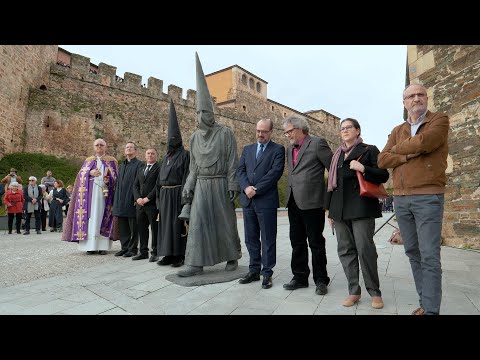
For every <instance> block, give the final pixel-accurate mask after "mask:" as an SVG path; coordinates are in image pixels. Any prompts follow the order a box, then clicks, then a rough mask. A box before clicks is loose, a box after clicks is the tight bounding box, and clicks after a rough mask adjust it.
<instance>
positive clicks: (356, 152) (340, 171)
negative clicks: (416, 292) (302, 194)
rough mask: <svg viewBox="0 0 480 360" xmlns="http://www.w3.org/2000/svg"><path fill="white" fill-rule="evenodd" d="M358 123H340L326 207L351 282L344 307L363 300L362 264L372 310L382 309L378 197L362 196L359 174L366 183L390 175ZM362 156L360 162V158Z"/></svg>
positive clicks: (329, 176) (330, 171) (383, 180)
mask: <svg viewBox="0 0 480 360" xmlns="http://www.w3.org/2000/svg"><path fill="white" fill-rule="evenodd" d="M360 133H361V129H360V124H359V123H358V121H357V120H355V119H351V118H347V119H344V120H342V121H341V122H340V134H341V138H342V141H343V142H342V145H341V146H340V147H339V148H338V149H337V151H336V152H335V154H334V155H333V158H332V163H331V165H330V170H329V172H328V192H327V196H326V204H325V208H326V209H328V210H329V214H328V217H329V218H330V225H331V226H332V227H333V226H334V227H335V232H336V234H337V242H338V249H337V250H338V256H339V258H340V262H341V263H342V266H343V270H344V271H345V275H346V277H347V281H348V292H349V296H348V297H347V298H346V299H345V300H344V302H343V306H347V307H349V306H353V305H354V304H355V303H357V302H358V301H359V300H360V296H361V289H360V285H359V262H360V265H361V267H362V274H363V279H364V282H365V287H366V289H367V292H368V293H369V294H370V296H372V307H373V308H375V309H381V308H383V301H382V293H381V291H380V281H379V279H378V268H377V257H378V255H377V249H376V247H375V243H374V242H373V233H374V231H375V218H379V217H382V210H381V207H380V203H379V202H378V199H377V198H370V197H364V196H360V188H359V183H358V179H357V174H356V172H357V171H360V172H361V173H362V174H363V177H364V179H365V180H367V181H369V182H372V183H376V184H380V183H384V182H386V181H387V180H388V177H389V173H388V171H387V170H385V169H379V168H378V166H377V157H378V154H379V152H380V151H379V150H378V148H377V147H376V146H374V145H367V144H364V143H363V140H362V138H361V137H360ZM359 157H360V159H359Z"/></svg>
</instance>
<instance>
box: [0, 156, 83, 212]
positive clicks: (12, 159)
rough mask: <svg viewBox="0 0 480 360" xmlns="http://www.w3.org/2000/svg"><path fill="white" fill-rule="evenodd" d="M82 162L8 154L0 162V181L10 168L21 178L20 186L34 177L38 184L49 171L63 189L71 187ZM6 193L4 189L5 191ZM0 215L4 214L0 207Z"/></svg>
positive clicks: (3, 208) (53, 157)
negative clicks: (62, 184) (60, 182)
mask: <svg viewBox="0 0 480 360" xmlns="http://www.w3.org/2000/svg"><path fill="white" fill-rule="evenodd" d="M82 163H83V161H81V160H77V159H65V158H57V157H55V156H53V155H44V154H37V153H35V154H33V153H15V154H8V155H6V156H5V157H4V158H3V159H2V160H0V179H3V178H4V177H5V176H7V175H8V174H9V173H10V168H12V167H13V168H15V169H17V174H18V175H19V176H20V177H21V178H22V185H25V184H28V178H29V177H30V176H32V175H33V176H35V177H36V178H37V179H38V181H37V183H38V184H40V181H41V179H42V177H44V176H46V173H47V170H51V171H52V173H53V177H54V178H55V179H59V180H62V181H63V183H64V184H65V187H67V186H68V185H73V183H74V182H75V178H76V176H77V173H78V171H79V170H80V167H81V165H82ZM5 191H6V189H5ZM0 214H5V207H4V206H2V209H1V210H0Z"/></svg>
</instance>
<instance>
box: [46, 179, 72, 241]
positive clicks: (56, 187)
mask: <svg viewBox="0 0 480 360" xmlns="http://www.w3.org/2000/svg"><path fill="white" fill-rule="evenodd" d="M63 186H64V185H63V181H62V180H55V181H54V182H53V190H51V191H50V194H49V196H50V213H49V221H48V223H49V225H50V231H51V232H54V231H58V232H62V231H63V228H62V225H63V211H62V207H63V205H65V203H66V202H67V201H68V196H67V190H65V188H64V187H63Z"/></svg>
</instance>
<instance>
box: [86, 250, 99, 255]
mask: <svg viewBox="0 0 480 360" xmlns="http://www.w3.org/2000/svg"><path fill="white" fill-rule="evenodd" d="M96 253H97V252H96V251H87V255H93V254H96Z"/></svg>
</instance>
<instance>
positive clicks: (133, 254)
mask: <svg viewBox="0 0 480 360" xmlns="http://www.w3.org/2000/svg"><path fill="white" fill-rule="evenodd" d="M135 255H137V253H136V252H131V251H127V252H126V253H125V254H123V257H132V256H135Z"/></svg>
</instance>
